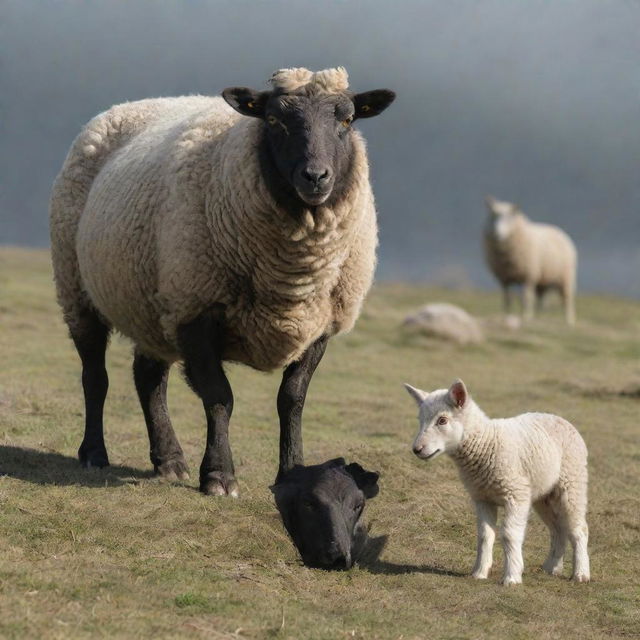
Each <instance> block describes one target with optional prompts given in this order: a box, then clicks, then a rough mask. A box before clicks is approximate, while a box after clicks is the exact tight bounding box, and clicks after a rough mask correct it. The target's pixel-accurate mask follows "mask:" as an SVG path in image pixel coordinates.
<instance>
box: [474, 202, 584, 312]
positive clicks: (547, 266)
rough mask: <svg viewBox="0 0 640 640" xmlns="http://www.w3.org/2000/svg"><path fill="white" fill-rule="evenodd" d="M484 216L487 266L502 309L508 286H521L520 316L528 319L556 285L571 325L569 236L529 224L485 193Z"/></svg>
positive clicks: (573, 255)
mask: <svg viewBox="0 0 640 640" xmlns="http://www.w3.org/2000/svg"><path fill="white" fill-rule="evenodd" d="M486 205H487V208H488V210H489V219H488V221H487V226H486V229H485V234H484V241H485V242H484V246H485V256H486V259H487V263H488V265H489V268H490V269H491V271H492V272H493V274H494V275H495V277H496V278H497V279H498V280H499V281H500V284H501V285H502V289H503V294H504V307H505V312H506V313H509V312H510V308H511V295H510V291H509V287H510V286H511V285H522V286H523V309H524V318H525V319H526V320H530V319H531V318H533V307H534V298H536V297H537V300H538V304H540V303H541V300H542V296H543V295H544V293H545V292H546V291H547V290H548V289H558V290H559V292H560V295H561V296H562V299H563V303H564V309H565V317H566V320H567V322H568V323H569V324H574V323H575V319H576V315H575V289H576V266H577V254H576V249H575V246H574V244H573V242H572V241H571V238H570V237H569V236H568V235H567V234H566V233H565V232H564V231H562V229H559V228H558V227H555V226H553V225H549V224H538V223H536V222H531V221H530V220H529V218H527V216H525V215H524V213H522V211H520V209H519V208H518V207H517V206H516V205H514V204H512V203H510V202H502V201H500V200H496V199H495V198H493V197H491V196H487V198H486Z"/></svg>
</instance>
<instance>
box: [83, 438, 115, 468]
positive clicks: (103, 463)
mask: <svg viewBox="0 0 640 640" xmlns="http://www.w3.org/2000/svg"><path fill="white" fill-rule="evenodd" d="M78 459H79V460H80V464H81V465H82V466H83V467H84V468H85V469H91V468H96V467H97V468H98V469H102V468H103V467H108V466H109V457H108V456H107V450H106V449H105V448H104V447H93V448H90V447H86V446H85V445H84V444H81V445H80V448H79V449H78Z"/></svg>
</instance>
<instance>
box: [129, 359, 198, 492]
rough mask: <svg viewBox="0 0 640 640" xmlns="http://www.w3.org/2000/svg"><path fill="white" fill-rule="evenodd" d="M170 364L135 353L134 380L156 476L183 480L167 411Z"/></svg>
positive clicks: (181, 456) (183, 466) (180, 454)
mask: <svg viewBox="0 0 640 640" xmlns="http://www.w3.org/2000/svg"><path fill="white" fill-rule="evenodd" d="M168 378H169V364H167V363H166V362H163V361H161V360H155V359H153V358H149V357H147V356H144V355H142V354H141V353H139V352H138V351H136V352H135V355H134V359H133V379H134V380H135V383H136V390H137V391H138V398H140V405H141V406H142V412H143V413H144V420H145V422H146V424H147V431H148V433H149V447H150V456H151V462H152V463H153V468H154V470H155V472H156V473H157V474H158V475H161V476H164V477H165V478H169V479H174V478H179V479H180V480H186V479H187V478H188V477H189V469H188V467H187V463H186V462H185V459H184V453H183V452H182V447H181V446H180V443H179V442H178V439H177V438H176V434H175V432H174V431H173V427H172V426H171V419H170V418H169V410H168V409H167V379H168Z"/></svg>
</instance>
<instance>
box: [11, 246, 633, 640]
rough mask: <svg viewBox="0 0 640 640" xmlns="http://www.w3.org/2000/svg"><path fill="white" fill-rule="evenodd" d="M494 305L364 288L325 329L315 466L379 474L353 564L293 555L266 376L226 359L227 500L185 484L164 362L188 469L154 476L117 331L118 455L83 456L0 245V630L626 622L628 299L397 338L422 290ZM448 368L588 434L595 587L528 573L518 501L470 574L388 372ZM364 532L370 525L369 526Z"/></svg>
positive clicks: (410, 374) (64, 381)
mask: <svg viewBox="0 0 640 640" xmlns="http://www.w3.org/2000/svg"><path fill="white" fill-rule="evenodd" d="M435 300H446V301H450V302H453V303H454V304H461V305H462V306H464V307H465V308H466V309H467V310H469V311H470V312H472V313H474V314H477V315H479V316H482V317H491V316H493V317H497V313H498V311H499V296H498V293H497V292H493V293H487V292H476V291H442V290H434V289H429V288H425V287H417V286H406V285H390V284H384V285H380V286H377V287H376V288H375V289H374V291H373V292H372V294H371V296H370V297H369V300H368V302H367V304H366V306H365V310H364V312H363V314H362V317H361V319H360V320H359V323H358V325H357V328H356V330H354V331H353V332H352V333H351V334H349V335H347V336H343V337H339V338H336V339H335V340H333V341H332V343H331V344H330V345H329V349H328V352H327V355H326V356H325V358H324V360H323V362H322V363H321V365H320V367H319V369H318V372H317V373H316V375H315V377H314V380H313V382H312V384H311V388H310V392H309V396H308V400H307V408H306V412H305V429H304V431H305V451H306V460H307V462H308V463H314V462H321V461H324V460H326V459H328V458H330V457H335V456H338V455H344V456H345V457H347V459H348V460H349V461H351V460H356V461H358V462H360V463H361V464H362V465H363V466H365V467H367V468H369V469H375V470H378V471H380V473H381V479H380V486H381V491H380V495H379V496H378V497H377V498H376V499H375V500H372V501H371V502H369V504H368V507H367V509H366V511H365V517H366V519H367V520H368V521H369V522H370V523H371V534H372V535H373V536H388V539H387V542H386V546H385V548H384V550H383V551H382V554H381V555H380V557H379V559H377V560H373V561H371V560H370V561H368V562H365V563H364V565H363V566H360V567H357V568H355V569H353V570H351V571H348V572H342V573H330V572H324V571H318V570H311V569H307V568H305V567H303V566H302V565H301V564H300V562H299V561H298V558H297V555H296V553H295V550H294V548H293V546H292V544H291V543H290V541H289V540H288V538H287V536H286V534H285V532H284V530H283V528H282V525H281V523H280V520H279V517H278V515H277V513H276V511H275V508H274V504H273V500H272V495H271V493H270V491H269V488H268V487H269V484H270V483H271V482H272V481H273V478H274V476H275V472H276V467H277V434H278V429H277V416H276V410H275V396H276V391H277V387H278V384H279V376H278V375H277V374H274V375H265V374H259V373H256V372H254V371H252V370H249V369H247V368H242V367H237V366H230V367H229V368H228V372H229V377H230V380H231V383H232V386H233V388H234V392H235V398H236V408H235V412H234V416H233V421H232V427H231V442H232V447H233V450H234V455H235V463H236V470H237V475H238V480H239V483H240V488H241V491H242V496H241V498H240V499H239V500H231V499H215V498H206V497H204V496H202V495H200V494H199V493H198V492H197V491H196V476H197V469H198V466H199V463H200V459H201V456H202V452H203V446H204V438H205V430H204V426H203V415H202V411H201V405H200V402H199V400H198V399H197V398H196V397H195V395H194V394H193V393H192V392H191V391H190V390H189V389H188V388H187V387H186V385H185V384H184V382H183V381H182V379H181V376H180V375H179V372H178V370H177V369H176V370H175V371H173V373H172V376H171V381H170V396H169V404H170V408H171V411H172V416H173V421H174V425H175V427H176V432H177V433H178V435H179V437H180V440H181V442H182V445H183V448H184V450H185V454H186V456H187V460H188V461H189V464H190V466H191V470H192V480H191V481H189V482H187V483H182V484H178V483H176V484H169V483H163V482H161V481H158V480H156V479H154V478H153V477H152V474H151V473H150V463H149V459H148V442H147V437H146V430H145V427H144V422H143V419H142V414H141V411H140V409H139V406H138V402H137V398H136V395H135V390H134V388H133V382H132V377H131V373H130V365H131V346H130V344H129V343H128V342H127V341H126V340H124V339H122V338H120V337H115V338H114V339H113V342H112V345H111V348H110V350H109V356H108V368H109V374H110V385H111V386H110V390H109V396H108V399H107V406H106V414H105V425H106V426H105V431H106V441H107V448H108V451H109V455H110V458H111V463H112V466H111V467H110V468H108V469H105V470H102V471H83V470H81V469H80V468H79V465H78V463H77V461H76V451H77V448H78V445H79V444H80V440H81V434H82V423H83V404H82V393H81V387H80V366H79V360H78V358H77V356H76V353H75V351H74V349H73V347H72V344H71V341H70V340H69V339H68V338H67V335H66V331H65V327H64V326H63V323H62V321H61V318H60V314H59V312H58V309H57V306H56V303H55V299H54V292H53V285H52V278H51V270H50V266H49V257H48V254H47V253H46V252H44V251H27V250H18V249H7V248H5V249H1V250H0V354H1V357H2V361H1V362H2V365H1V367H0V637H2V638H83V637H109V638H133V637H136V638H141V637H154V638H236V637H237V638H343V637H347V638H351V637H355V638H405V639H407V638H487V637H492V638H513V639H518V638H536V639H546V638H582V639H587V638H604V637H607V638H615V637H628V638H631V637H639V636H640V586H639V585H640V581H639V578H638V576H639V575H640V475H639V473H638V471H639V468H640V304H639V303H638V302H637V301H631V300H623V299H619V298H613V297H604V296H584V297H581V298H579V300H578V319H579V324H578V326H577V327H576V328H575V329H574V330H571V329H568V328H566V327H565V325H564V323H563V321H562V317H561V312H560V309H559V308H558V306H556V305H555V304H550V305H549V306H550V308H549V310H548V311H546V312H545V313H544V315H543V316H542V317H541V318H540V319H539V320H536V321H535V322H533V323H532V324H531V325H529V326H527V327H526V328H524V329H522V330H521V331H518V332H509V331H507V330H505V329H502V328H500V326H499V324H498V323H496V324H495V325H494V328H493V329H491V330H490V331H489V336H488V340H487V342H486V343H484V344H481V345H476V346H470V347H457V346H454V345H451V344H447V343H439V342H436V341H434V340H432V339H429V338H426V337H422V336H417V335H414V336H407V335H405V334H404V333H403V332H402V330H401V327H400V324H401V321H402V318H403V317H404V315H405V314H406V313H407V312H408V311H410V310H413V309H415V308H416V307H418V306H419V305H421V304H424V303H425V302H427V301H435ZM456 376H460V377H462V378H464V380H465V382H466V383H467V386H468V388H469V390H470V392H471V393H472V395H474V397H475V399H476V400H477V401H478V402H479V404H480V405H481V406H482V407H483V408H484V409H485V411H487V413H489V415H493V416H507V415H514V414H516V413H520V412H523V411H528V410H542V411H550V412H555V413H559V414H561V415H562V416H564V417H566V418H567V419H569V420H570V421H571V422H572V423H573V424H574V425H576V427H577V428H578V429H579V430H580V432H581V433H582V434H583V436H584V438H585V440H586V442H587V446H588V447H589V451H590V507H589V516H588V520H589V524H590V530H591V540H590V553H591V572H592V580H593V581H592V582H591V583H590V584H586V585H575V584H572V583H571V582H570V581H569V580H568V576H569V572H570V565H571V563H570V554H567V562H566V563H565V576H564V577H563V578H552V577H550V576H548V575H546V574H544V573H542V571H541V570H540V569H539V566H540V564H541V562H542V560H544V557H545V554H546V551H547V544H548V543H547V534H546V529H544V527H543V525H542V524H541V522H540V521H539V520H538V519H537V516H532V517H531V520H530V525H529V528H528V534H527V539H526V541H525V574H524V584H523V585H522V586H520V587H512V588H504V587H501V586H500V585H499V584H498V579H499V576H500V572H501V568H502V551H501V549H500V547H499V545H496V549H495V558H496V563H495V565H494V571H493V574H492V576H491V578H490V579H489V580H488V581H484V582H477V581H474V580H473V579H472V578H470V577H469V575H468V574H469V571H470V568H471V566H472V564H473V561H474V558H475V522H474V515H473V510H472V507H471V504H470V502H469V500H468V498H467V497H466V495H465V493H464V491H463V488H462V485H461V483H460V482H459V480H458V477H457V473H456V471H455V469H454V466H453V463H452V462H451V461H450V460H448V459H446V458H444V457H443V458H440V459H437V460H435V461H434V462H433V463H424V462H422V463H421V462H420V461H419V460H417V459H416V458H415V457H414V456H413V455H412V453H411V452H410V449H409V446H410V443H411V441H412V438H413V436H414V434H415V431H416V427H417V422H416V417H415V413H416V412H415V408H414V405H413V401H412V400H411V399H410V398H409V396H408V395H407V394H406V392H405V391H404V389H403V388H402V385H401V383H402V382H403V381H409V382H411V383H412V384H414V385H417V386H420V387H422V388H425V389H431V388H438V387H443V386H446V385H448V384H449V383H450V382H451V381H452V379H454V378H455V377H456ZM380 542H381V541H380Z"/></svg>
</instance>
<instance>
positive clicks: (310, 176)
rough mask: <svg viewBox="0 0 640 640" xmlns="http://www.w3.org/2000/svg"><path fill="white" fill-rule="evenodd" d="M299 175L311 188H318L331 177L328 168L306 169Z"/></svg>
mask: <svg viewBox="0 0 640 640" xmlns="http://www.w3.org/2000/svg"><path fill="white" fill-rule="evenodd" d="M300 175H301V176H302V177H303V178H304V179H305V180H306V181H307V182H310V183H311V184H312V185H313V186H318V185H320V184H322V183H323V182H326V181H327V180H328V179H329V178H330V177H331V170H330V169H329V168H328V167H306V168H304V169H303V170H302V171H301V172H300Z"/></svg>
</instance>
